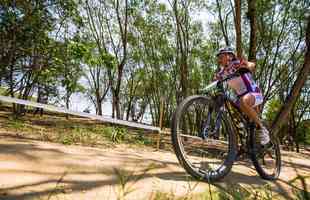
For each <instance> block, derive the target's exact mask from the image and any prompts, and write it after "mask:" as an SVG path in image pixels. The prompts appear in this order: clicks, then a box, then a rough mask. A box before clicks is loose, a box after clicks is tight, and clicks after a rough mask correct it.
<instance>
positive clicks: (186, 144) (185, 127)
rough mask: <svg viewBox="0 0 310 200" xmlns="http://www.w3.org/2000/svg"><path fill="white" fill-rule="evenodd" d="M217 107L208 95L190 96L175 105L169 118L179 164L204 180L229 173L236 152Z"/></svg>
mask: <svg viewBox="0 0 310 200" xmlns="http://www.w3.org/2000/svg"><path fill="white" fill-rule="evenodd" d="M218 108H219V107H218V105H216V103H215V101H214V100H213V99H211V98H209V97H206V96H190V97H188V98H186V99H185V100H184V101H183V102H182V103H181V104H180V105H179V106H178V108H177V109H176V112H175V113H174V116H173V121H172V129H171V130H172V133H171V136H172V144H173V148H174V151H175V154H176V156H177V158H178V160H179V162H180V164H181V165H182V166H183V167H184V169H185V170H186V171H187V172H188V173H189V174H190V175H192V176H193V177H195V178H197V179H199V180H203V181H207V182H212V181H217V180H219V179H221V178H223V177H224V176H225V175H226V174H227V173H229V171H230V169H231V167H232V165H233V162H234V160H235V157H236V154H237V150H236V137H235V134H234V133H233V131H232V127H231V124H230V122H229V120H227V117H226V112H225V111H224V110H219V109H218ZM219 112H221V113H222V115H221V116H219V115H218V113H219ZM216 119H217V120H216ZM216 121H217V122H216ZM219 123H220V126H218V125H219ZM216 124H217V125H216ZM216 127H218V128H219V129H218V130H217V129H216Z"/></svg>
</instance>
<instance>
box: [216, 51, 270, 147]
mask: <svg viewBox="0 0 310 200" xmlns="http://www.w3.org/2000/svg"><path fill="white" fill-rule="evenodd" d="M217 57H218V63H219V65H220V69H219V72H217V73H216V75H215V79H217V80H221V79H223V78H224V77H226V76H227V75H230V74H233V73H235V72H237V71H238V72H239V73H240V76H237V77H235V78H233V79H231V80H229V81H228V86H229V87H230V88H232V89H233V91H234V92H235V93H236V94H237V96H238V100H237V102H236V103H237V105H239V106H240V109H241V110H242V111H243V112H244V113H245V114H246V115H247V116H248V117H249V118H250V119H251V120H253V121H254V122H255V123H256V124H257V126H258V128H259V129H261V131H260V133H261V135H260V138H261V144H262V145H264V146H268V144H269V142H270V137H269V131H268V130H267V128H266V127H265V126H264V125H263V123H262V122H261V120H260V119H259V117H258V113H259V108H258V106H259V105H260V104H261V103H262V102H263V96H262V94H261V92H260V89H259V87H258V86H257V84H256V83H255V81H254V79H253V77H252V73H254V71H255V63H253V62H249V61H247V60H245V59H239V58H237V57H236V55H235V53H234V51H233V50H232V48H230V47H225V48H222V49H220V50H219V52H218V54H217Z"/></svg>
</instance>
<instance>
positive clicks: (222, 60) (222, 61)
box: [217, 53, 231, 67]
mask: <svg viewBox="0 0 310 200" xmlns="http://www.w3.org/2000/svg"><path fill="white" fill-rule="evenodd" d="M217 59H218V63H219V65H221V66H223V67H225V66H227V65H228V64H229V62H230V61H231V58H230V55H229V54H228V53H222V54H220V55H219V56H218V57H217Z"/></svg>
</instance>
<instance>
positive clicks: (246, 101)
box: [240, 93, 263, 128]
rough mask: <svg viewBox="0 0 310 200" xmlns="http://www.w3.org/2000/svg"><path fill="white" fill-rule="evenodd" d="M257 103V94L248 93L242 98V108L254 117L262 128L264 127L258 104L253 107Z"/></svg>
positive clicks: (249, 115) (250, 116)
mask: <svg viewBox="0 0 310 200" xmlns="http://www.w3.org/2000/svg"><path fill="white" fill-rule="evenodd" d="M254 104H255V96H254V95H252V94H251V93H248V94H246V95H244V96H242V97H241V98H240V108H241V110H242V111H243V112H244V113H245V114H246V115H247V116H248V117H249V118H250V119H252V120H253V121H254V122H255V123H256V124H257V125H258V126H259V127H260V128H262V127H263V124H262V122H261V121H260V119H259V117H258V112H257V110H258V106H256V107H255V108H253V105H254Z"/></svg>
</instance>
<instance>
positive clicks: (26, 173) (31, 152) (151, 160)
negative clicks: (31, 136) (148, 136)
mask: <svg viewBox="0 0 310 200" xmlns="http://www.w3.org/2000/svg"><path fill="white" fill-rule="evenodd" d="M2 134H3V133H2ZM282 154H283V169H282V173H281V176H280V180H278V181H276V182H274V183H271V184H272V188H273V190H274V191H276V192H280V193H281V195H283V197H285V198H288V197H290V196H292V194H291V189H292V186H290V185H289V184H288V182H289V181H290V180H292V179H293V178H295V177H296V176H297V175H302V176H309V175H310V160H309V155H305V154H294V153H288V152H282ZM126 174H127V175H126ZM128 176H130V177H131V179H130V180H131V182H129V183H127V184H125V186H124V189H123V190H122V189H121V187H120V183H121V180H122V178H123V179H124V178H126V177H128ZM135 180H137V181H135ZM125 182H126V181H125ZM266 183H268V182H266V181H263V180H262V179H260V178H259V177H258V176H257V173H256V172H255V170H254V169H253V167H252V165H250V163H246V162H237V163H236V164H235V165H234V167H233V170H232V172H231V173H230V174H229V175H228V176H227V177H225V178H224V180H223V181H221V182H219V183H217V184H216V185H217V187H220V188H225V187H226V186H227V185H229V184H234V185H247V186H248V187H250V188H251V187H258V186H262V185H264V184H266ZM301 183H302V182H301V181H299V180H297V181H296V184H297V186H293V187H299V188H302V184H301ZM296 184H295V185H296ZM305 184H307V185H308V186H306V187H308V188H306V189H307V190H308V191H310V180H309V179H307V180H306V181H305ZM193 186H196V183H195V182H190V181H189V178H188V176H187V175H186V173H185V172H184V170H183V169H182V168H181V167H180V166H179V164H178V162H177V159H176V157H175V155H174V154H173V153H171V152H167V151H154V150H153V149H138V148H128V147H127V146H122V145H119V146H118V147H117V148H113V149H100V148H91V147H82V146H65V145H61V144H55V143H47V142H41V141H35V140H25V139H19V138H13V137H10V138H9V137H7V136H6V137H5V136H1V133H0V199H1V200H12V199H14V200H15V199H20V200H21V199H23V200H24V199H74V200H79V199H83V200H84V199H92V200H96V199H116V198H117V195H120V194H122V192H127V191H131V192H130V193H129V194H128V195H127V196H126V199H149V198H150V196H151V195H152V193H153V194H154V193H155V192H156V191H161V192H167V193H175V194H177V195H185V194H186V193H187V192H188V191H189V187H193ZM207 190H208V184H206V183H201V182H200V183H198V185H197V186H196V187H195V189H194V192H195V193H202V192H206V191H207Z"/></svg>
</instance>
